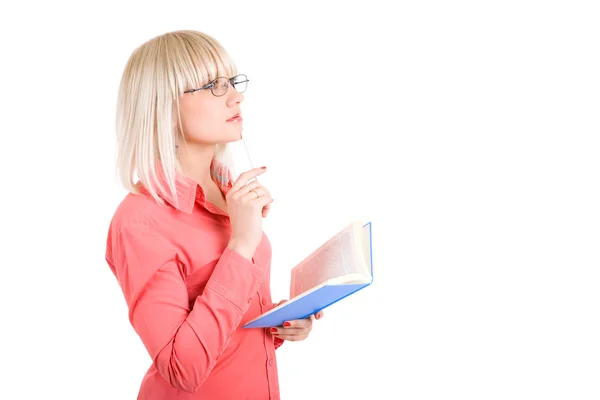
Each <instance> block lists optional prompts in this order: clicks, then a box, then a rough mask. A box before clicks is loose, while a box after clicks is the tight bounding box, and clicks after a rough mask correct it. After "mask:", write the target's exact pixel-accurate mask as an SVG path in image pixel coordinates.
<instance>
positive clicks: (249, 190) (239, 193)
mask: <svg viewBox="0 0 600 400" xmlns="http://www.w3.org/2000/svg"><path fill="white" fill-rule="evenodd" d="M259 187H260V183H259V182H257V181H252V182H249V183H247V184H246V185H244V186H242V187H241V188H239V189H238V190H237V192H233V188H232V189H230V190H229V193H227V194H230V195H231V196H233V195H235V196H237V197H242V196H244V195H246V194H248V193H252V191H253V190H256V189H258V188H259Z"/></svg>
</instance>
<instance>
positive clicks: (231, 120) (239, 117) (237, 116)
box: [227, 113, 242, 122]
mask: <svg viewBox="0 0 600 400" xmlns="http://www.w3.org/2000/svg"><path fill="white" fill-rule="evenodd" d="M238 119H242V116H241V115H240V113H237V114H235V115H234V116H233V117H231V118H229V119H228V120H227V122H233V121H235V120H238Z"/></svg>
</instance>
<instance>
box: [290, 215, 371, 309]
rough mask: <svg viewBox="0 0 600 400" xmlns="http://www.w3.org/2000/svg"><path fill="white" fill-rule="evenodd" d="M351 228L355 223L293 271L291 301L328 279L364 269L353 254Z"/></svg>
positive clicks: (353, 235) (354, 239)
mask: <svg viewBox="0 0 600 400" xmlns="http://www.w3.org/2000/svg"><path fill="white" fill-rule="evenodd" d="M354 229H355V224H351V225H349V226H348V227H346V228H345V229H344V230H342V231H341V232H339V233H337V234H336V235H335V236H333V237H332V238H331V239H329V240H328V241H327V242H325V244H323V245H321V246H320V247H319V248H318V249H317V250H315V251H314V252H313V253H312V254H311V255H310V256H308V257H307V258H306V259H304V260H303V261H302V262H301V263H300V264H298V265H297V266H296V267H294V268H293V269H292V278H291V286H290V298H293V297H296V296H297V295H299V294H301V293H302V292H304V291H306V290H309V289H312V288H314V287H315V286H317V285H320V284H322V283H324V282H326V281H327V280H329V279H332V278H337V277H339V276H342V275H346V274H352V273H360V272H361V271H362V270H363V267H361V265H360V260H359V259H358V257H357V254H356V253H357V248H356V243H357V242H356V238H355V235H356V232H355V230H354Z"/></svg>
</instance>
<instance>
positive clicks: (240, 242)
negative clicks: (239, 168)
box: [225, 167, 273, 260]
mask: <svg viewBox="0 0 600 400" xmlns="http://www.w3.org/2000/svg"><path fill="white" fill-rule="evenodd" d="M265 171H266V168H265V167H262V168H254V169H251V170H249V171H246V172H244V173H242V174H241V175H240V176H239V178H238V179H237V180H236V181H235V183H234V184H233V186H232V187H231V189H229V191H228V192H227V195H226V196H225V199H226V201H227V210H228V213H229V219H230V220H231V238H230V240H229V245H228V247H229V248H230V249H232V250H234V251H236V252H237V253H239V254H240V255H241V256H243V257H245V258H247V259H249V260H250V259H252V257H253V256H254V252H255V251H256V248H257V247H258V245H259V244H260V241H261V239H262V234H263V231H262V217H263V216H264V215H266V213H265V211H264V210H267V211H268V207H269V205H270V204H271V202H272V201H273V200H272V198H271V194H270V193H269V191H268V190H267V189H266V188H265V187H264V186H262V185H261V184H260V183H259V182H258V181H257V180H254V181H252V182H250V180H252V179H253V178H256V177H257V176H259V175H262V174H263V173H265Z"/></svg>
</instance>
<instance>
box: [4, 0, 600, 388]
mask: <svg viewBox="0 0 600 400" xmlns="http://www.w3.org/2000/svg"><path fill="white" fill-rule="evenodd" d="M122 3H124V4H125V5H123V4H122V5H119V6H117V5H111V4H109V3H106V2H95V3H90V2H72V3H70V4H67V3H65V2H42V1H38V2H28V3H25V2H16V1H14V2H13V3H12V4H10V3H8V4H7V3H3V4H4V5H3V6H2V9H1V10H0V15H1V16H0V30H1V32H0V34H1V35H0V40H1V46H0V54H1V59H2V62H1V63H0V69H1V74H0V79H1V80H2V81H1V90H0V96H1V101H2V104H1V108H0V109H1V110H2V111H1V113H2V114H1V120H0V121H1V125H0V127H1V128H0V130H1V137H2V139H1V140H2V144H1V145H0V151H1V158H0V162H1V163H2V164H1V169H0V170H1V174H2V181H1V183H2V196H1V202H2V207H1V212H2V215H1V231H2V232H1V235H2V239H1V240H2V241H1V243H2V244H1V246H2V247H1V257H2V258H1V261H2V277H1V279H0V285H1V287H0V289H1V290H0V296H1V300H2V301H1V303H0V304H1V305H0V307H2V310H1V316H2V329H1V330H0V335H1V342H0V343H1V344H2V346H1V353H0V358H1V360H2V362H1V363H0V370H1V373H0V398H2V399H40V398H60V399H90V400H91V399H108V398H111V399H134V398H135V396H136V394H137V389H138V387H139V384H140V382H141V379H142V376H143V374H144V372H145V371H146V369H147V367H148V365H149V362H150V360H149V357H148V356H147V354H146V352H145V350H144V348H143V346H142V345H141V342H140V340H139V339H138V337H137V336H136V335H135V333H134V332H133V329H132V328H131V327H130V325H129V323H128V320H127V310H126V307H125V302H124V300H123V297H122V294H121V292H120V289H119V287H118V285H117V282H116V280H115V279H114V277H113V276H112V275H111V273H110V271H109V269H108V266H107V265H106V264H105V262H104V249H105V240H106V232H107V228H108V223H109V220H110V218H111V217H112V213H113V211H114V208H115V207H116V206H117V204H118V202H119V201H120V200H121V198H122V197H123V195H124V192H123V191H122V190H121V189H120V187H119V186H118V183H117V180H116V178H115V173H114V161H115V149H116V144H115V134H114V112H115V102H116V91H117V86H118V83H119V79H120V75H121V73H122V69H123V67H124V65H125V62H126V60H127V58H128V57H129V55H130V53H131V52H132V51H133V49H134V48H135V47H137V46H138V45H140V44H141V43H143V42H144V41H146V40H148V39H150V38H151V37H154V36H155V35H159V34H161V33H164V32H166V31H170V30H177V29H197V30H201V31H204V32H206V33H209V34H211V35H213V36H214V37H216V38H217V39H218V40H219V41H221V43H222V44H223V45H224V46H225V47H226V48H227V49H228V51H229V52H230V53H231V54H232V55H233V57H234V58H235V60H236V62H237V64H238V65H239V67H240V70H241V71H243V72H245V73H247V74H248V76H249V78H250V80H251V82H250V85H249V89H248V91H247V92H246V101H245V104H244V107H243V112H244V118H245V131H244V135H245V137H246V138H247V141H248V145H249V149H250V151H251V154H252V157H253V161H254V163H255V165H257V166H259V165H266V166H267V167H268V172H267V173H266V174H265V175H264V177H263V179H262V182H263V183H264V184H265V185H266V186H267V187H268V188H269V189H270V190H271V192H272V193H273V196H274V197H275V202H274V203H273V211H272V214H271V215H270V216H269V217H268V218H267V220H265V231H266V232H267V234H268V235H269V237H270V239H271V240H272V242H273V246H274V250H273V251H274V253H273V265H272V278H273V279H272V288H273V298H274V299H275V300H277V299H280V298H286V297H287V295H288V290H289V270H290V269H291V268H292V267H293V266H294V265H295V263H296V262H298V261H300V260H301V259H302V258H303V257H304V256H306V255H307V254H308V252H310V251H311V250H312V249H314V248H315V247H317V246H318V245H319V244H320V243H321V242H322V241H324V240H325V239H327V238H328V237H329V235H330V234H333V233H334V232H336V231H337V230H338V229H339V228H341V227H343V226H344V225H345V224H346V223H347V222H349V221H350V220H351V219H354V218H366V219H370V220H372V222H373V239H374V251H375V254H374V270H375V280H374V283H373V285H372V286H371V287H369V288H367V289H365V290H363V291H361V292H359V293H357V294H356V295H354V296H351V297H349V298H347V299H346V300H344V302H340V303H338V304H336V305H334V306H332V307H331V308H330V309H328V310H327V311H326V312H325V318H324V319H323V320H321V321H317V323H315V328H314V331H313V332H312V334H311V337H309V339H308V340H306V341H305V342H299V343H286V344H285V345H284V346H283V347H282V348H280V349H279V350H278V361H279V370H280V380H281V381H280V384H281V391H282V396H283V399H286V400H293V399H306V398H314V399H363V398H382V399H409V400H420V399H435V400H438V399H461V400H466V399H477V400H480V399H528V400H529V399H578V400H583V399H598V398H599V397H600V385H599V383H598V382H599V378H598V376H599V374H600V344H599V343H600V341H599V339H598V338H599V337H600V322H599V310H598V309H599V306H600V294H599V293H600V291H599V284H600V273H599V266H600V264H599V254H598V253H599V252H598V243H599V240H600V228H599V226H600V225H599V222H600V213H599V207H598V205H599V202H600V190H599V183H598V182H599V181H598V180H599V178H600V177H599V171H600V169H599V167H600V165H599V164H600V161H599V157H598V154H599V150H600V149H599V146H598V145H599V140H598V134H599V125H600V123H599V113H598V110H599V106H600V100H599V98H600V94H599V93H600V80H599V76H600V74H599V71H600V57H599V54H600V53H599V45H600V28H599V24H598V20H599V17H600V14H599V13H598V11H597V10H596V9H594V8H593V7H592V5H593V2H591V1H590V2H582V1H562V2H561V1H537V2H534V1H523V0H521V1H503V2H488V1H485V2H484V1H470V2H469V1H453V2H447V1H437V2H434V1H418V2H417V1H414V2H383V1H363V2H358V3H356V2H341V1H340V2H333V1H330V2H325V1H323V2H319V3H320V4H318V3H317V2H309V1H303V2H298V3H296V4H292V3H288V2H275V1H270V2H243V3H242V2H240V3H239V4H235V3H232V2H214V1H212V2H202V1H190V2H174V1H171V2H166V1H165V2H160V3H153V2H148V1H145V2H122ZM351 3H352V4H351ZM317 4H318V5H317ZM392 5H393V8H392Z"/></svg>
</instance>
